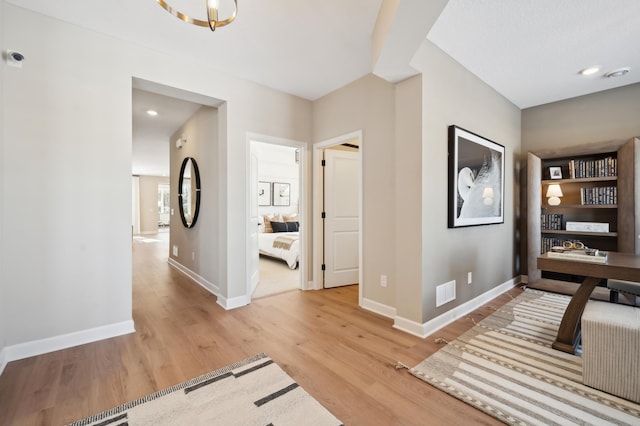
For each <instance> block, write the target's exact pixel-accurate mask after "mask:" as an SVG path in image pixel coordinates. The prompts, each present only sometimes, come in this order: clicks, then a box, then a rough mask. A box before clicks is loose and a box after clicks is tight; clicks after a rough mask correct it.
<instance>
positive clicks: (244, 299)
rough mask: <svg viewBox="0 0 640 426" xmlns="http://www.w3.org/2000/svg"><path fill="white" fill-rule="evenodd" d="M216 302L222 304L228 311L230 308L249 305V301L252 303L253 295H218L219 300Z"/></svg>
mask: <svg viewBox="0 0 640 426" xmlns="http://www.w3.org/2000/svg"><path fill="white" fill-rule="evenodd" d="M216 303H218V305H220V306H222V307H223V308H224V309H225V310H227V311H228V310H230V309H236V308H241V307H243V306H247V305H248V304H249V303H251V297H249V296H239V297H232V298H230V299H227V298H226V297H222V296H218V301H217V302H216Z"/></svg>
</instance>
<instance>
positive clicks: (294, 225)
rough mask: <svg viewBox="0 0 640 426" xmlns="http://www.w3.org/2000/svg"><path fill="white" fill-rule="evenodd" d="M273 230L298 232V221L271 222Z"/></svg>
mask: <svg viewBox="0 0 640 426" xmlns="http://www.w3.org/2000/svg"><path fill="white" fill-rule="evenodd" d="M271 227H272V229H273V232H298V231H299V230H300V223H299V222H275V221H274V222H271Z"/></svg>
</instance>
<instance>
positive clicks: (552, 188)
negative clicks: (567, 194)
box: [547, 183, 562, 197]
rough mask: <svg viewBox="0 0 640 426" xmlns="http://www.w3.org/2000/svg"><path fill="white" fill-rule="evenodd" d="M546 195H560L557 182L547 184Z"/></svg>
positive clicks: (560, 190)
mask: <svg viewBox="0 0 640 426" xmlns="http://www.w3.org/2000/svg"><path fill="white" fill-rule="evenodd" d="M547 197H562V189H561V188H560V185H558V184H557V183H553V184H551V185H549V187H548V188H547Z"/></svg>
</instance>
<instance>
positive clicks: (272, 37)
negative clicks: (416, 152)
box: [6, 0, 640, 165]
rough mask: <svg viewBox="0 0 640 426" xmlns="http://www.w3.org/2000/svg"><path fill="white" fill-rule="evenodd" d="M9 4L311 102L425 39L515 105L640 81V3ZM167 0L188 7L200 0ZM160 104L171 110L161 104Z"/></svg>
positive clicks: (393, 72) (139, 130)
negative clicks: (188, 16)
mask: <svg viewBox="0 0 640 426" xmlns="http://www.w3.org/2000/svg"><path fill="white" fill-rule="evenodd" d="M6 1H7V2H8V3H12V4H15V5H17V6H20V7H24V8H28V9H32V10H35V11H37V12H40V13H43V14H46V15H49V16H52V17H55V18H58V19H60V20H63V21H67V22H70V23H72V24H76V25H79V26H82V27H85V28H88V29H91V30H94V31H98V32H102V33H105V34H109V35H111V36H113V37H116V38H120V39H125V40H128V41H131V42H133V43H137V44H140V45H143V46H147V47H149V48H152V49H154V50H158V51H162V52H166V53H169V54H171V55H173V56H175V57H178V58H179V57H189V58H191V59H192V60H194V61H196V62H197V63H201V64H202V65H203V66H207V67H211V68H214V69H218V70H221V71H224V72H228V73H230V74H233V75H236V76H238V77H240V78H243V79H246V80H250V81H254V82H257V83H260V84H264V85H266V86H269V87H272V88H274V89H277V90H281V91H283V92H287V93H291V94H294V95H297V96H300V97H303V98H306V99H310V100H314V99H317V98H319V97H321V96H324V95H325V94H327V93H329V92H331V91H333V90H336V89H338V88H340V87H342V86H344V85H345V84H348V83H350V82H351V81H353V80H356V79H358V78H360V77H362V76H363V75H366V74H368V73H370V72H374V73H376V74H378V75H380V76H382V77H383V78H388V79H389V80H390V81H395V80H398V79H401V78H404V77H406V76H408V73H410V72H411V71H410V70H409V71H408V73H407V71H406V70H407V69H408V66H407V65H408V64H407V62H408V60H407V54H406V51H407V50H408V49H409V50H412V49H413V47H414V46H416V47H417V46H418V45H419V44H420V42H421V41H422V40H423V39H424V37H425V36H426V35H427V34H428V38H429V40H430V41H432V42H433V43H434V44H436V45H437V46H439V47H440V48H441V49H442V50H444V51H445V52H447V53H448V54H449V55H450V56H451V57H453V58H454V59H456V60H457V61H458V62H459V63H461V64H462V65H463V66H465V67H466V68H467V69H469V70H470V71H471V72H473V73H474V74H475V75H477V76H478V77H479V78H480V79H482V80H483V81H485V82H486V83H487V84H489V85H490V86H491V87H493V88H494V89H495V90H497V91H498V92H499V93H501V94H502V95H503V96H504V97H505V98H507V99H509V100H510V101H511V102H513V103H514V104H515V105H517V106H518V107H520V108H527V107H531V106H535V105H540V104H544V103H549V102H554V101H558V100H562V99H566V98H570V97H575V96H580V95H583V94H587V93H593V92H598V91H601V90H606V89H610V88H614V87H619V86H624V85H627V84H632V83H636V82H640V1H638V0H518V1H504V0H482V1H480V0H449V1H448V2H447V5H446V7H445V8H444V11H443V12H442V14H441V15H440V17H439V18H438V19H437V21H436V23H435V25H433V27H432V28H430V27H431V22H432V19H431V17H429V16H427V14H428V13H434V14H435V16H437V14H438V13H439V11H440V7H441V6H440V4H444V3H445V2H446V0H428V2H427V1H426V0H399V3H398V2H393V1H390V0H384V3H383V0H299V1H292V0H270V1H268V2H267V1H259V0H251V1H245V0H238V3H239V4H238V18H237V19H236V21H235V22H233V23H232V24H231V25H229V26H227V27H223V28H219V29H218V30H216V32H215V33H211V31H210V30H208V29H206V28H201V27H195V26H192V25H189V24H186V23H184V22H182V21H180V20H178V19H177V18H175V17H173V16H171V15H170V14H168V13H167V12H166V11H165V10H163V9H162V8H161V7H160V6H159V5H158V4H157V3H156V1H155V0H135V1H131V0H111V1H109V2H102V1H96V0H64V1H51V0H6ZM387 1H389V3H387ZM194 2H195V3H194ZM169 3H170V4H171V5H173V6H175V7H176V8H178V9H183V11H185V12H191V11H193V10H194V9H193V6H192V5H193V4H197V5H198V6H197V7H196V11H198V8H199V7H200V6H199V5H200V4H204V1H203V0H170V1H169ZM427 4H428V6H425V5H427ZM390 5H391V6H390ZM396 5H397V9H396V15H395V18H394V19H392V21H391V23H389V21H385V20H380V21H379V22H378V21H377V20H378V14H379V11H380V9H381V7H383V10H385V11H388V10H391V11H392V12H393V8H394V7H395V6H396ZM435 16H434V17H433V19H435ZM377 22H378V23H377ZM376 25H378V26H383V25H384V26H385V29H386V30H388V31H387V32H384V31H383V32H381V33H382V34H384V36H385V37H386V44H387V46H386V51H385V52H383V54H381V55H380V56H377V57H376V59H377V63H372V56H373V54H372V34H374V30H375V29H376ZM430 30H431V31H430ZM429 31H430V32H429ZM398 52H402V54H397V53H398ZM24 53H25V55H26V56H27V58H28V56H29V55H28V52H24ZM394 53H396V55H394ZM390 58H391V60H394V59H398V58H401V61H403V62H405V63H397V64H391V65H395V66H396V67H397V69H393V67H390V66H389V65H390V64H389V61H390ZM383 62H384V63H383ZM594 64H598V65H601V66H603V69H602V71H601V72H600V73H598V74H596V75H594V76H591V77H583V76H580V75H578V71H579V70H580V69H582V68H585V67H587V66H590V65H594ZM625 66H628V67H631V72H630V73H629V74H627V75H626V76H624V77H620V78H615V79H606V78H604V77H603V76H602V75H603V73H604V72H606V71H611V70H613V69H616V68H620V67H625ZM383 68H384V69H383ZM398 70H402V72H398ZM133 100H134V114H136V112H135V111H136V110H137V109H140V108H145V107H144V106H138V105H137V104H136V102H137V101H138V97H137V96H136V95H134V97H133ZM151 100H153V96H151V97H150V96H147V95H144V96H140V99H139V101H140V102H141V103H144V102H146V103H147V104H148V103H149V102H151ZM156 100H157V101H158V102H161V104H162V105H163V106H162V108H165V107H166V108H168V109H169V108H172V107H171V106H170V105H168V104H166V99H164V100H161V99H160V98H159V99H156ZM145 105H146V104H145ZM155 108H156V109H161V108H160V107H155ZM175 110H177V111H179V112H182V111H186V110H188V108H187V109H184V108H182V107H179V108H177V109H175ZM159 112H160V113H161V116H159V117H157V118H161V119H160V120H155V121H149V120H148V119H147V117H135V116H134V127H135V128H134V136H135V138H134V144H136V143H138V136H139V135H142V134H147V135H149V134H151V133H152V132H154V131H157V132H160V130H159V129H156V130H152V129H146V128H145V127H144V125H145V124H146V123H159V122H161V121H162V120H164V119H166V120H167V122H163V121H162V122H163V123H164V124H163V125H165V126H167V127H166V128H165V129H164V130H163V132H165V133H164V134H165V135H166V134H167V133H166V132H169V133H168V134H171V133H173V131H175V130H176V129H177V127H176V128H174V129H173V130H171V131H170V130H169V128H170V127H171V126H172V125H174V124H175V123H176V122H179V121H180V120H181V119H182V117H177V116H176V117H174V118H169V116H168V115H167V114H165V113H162V112H161V111H159ZM169 114H170V113H169ZM183 122H184V121H183ZM170 123H174V124H170ZM180 124H182V123H180ZM178 127H179V125H178ZM157 137H158V138H160V133H158V136H157ZM167 137H168V136H166V137H164V136H163V141H166V138H167ZM138 151H140V152H143V151H148V149H147V148H145V149H142V148H140V149H138V148H134V153H137V152H138ZM167 152H168V149H167ZM134 162H137V160H134ZM166 163H167V165H168V160H167V161H166Z"/></svg>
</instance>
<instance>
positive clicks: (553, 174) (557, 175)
mask: <svg viewBox="0 0 640 426" xmlns="http://www.w3.org/2000/svg"><path fill="white" fill-rule="evenodd" d="M549 177H550V178H551V179H562V167H549Z"/></svg>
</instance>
